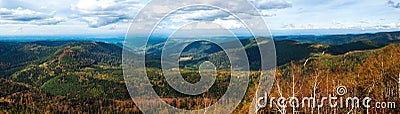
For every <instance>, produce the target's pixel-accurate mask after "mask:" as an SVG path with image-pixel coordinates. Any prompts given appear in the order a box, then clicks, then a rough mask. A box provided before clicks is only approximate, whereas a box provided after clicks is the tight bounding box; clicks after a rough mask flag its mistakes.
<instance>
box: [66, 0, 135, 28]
mask: <svg viewBox="0 0 400 114" xmlns="http://www.w3.org/2000/svg"><path fill="white" fill-rule="evenodd" d="M138 2H139V1H136V0H79V1H78V3H77V4H75V5H71V10H73V11H76V13H77V15H78V17H79V18H80V19H81V20H82V21H84V22H86V23H87V24H88V25H89V27H93V28H96V27H101V26H105V25H109V24H113V23H116V22H121V21H126V20H129V19H132V18H133V17H134V15H135V14H136V12H137V11H138V10H139V8H141V7H142V5H140V4H138ZM132 11H136V12H132Z"/></svg>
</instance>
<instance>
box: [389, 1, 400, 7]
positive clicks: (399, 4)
mask: <svg viewBox="0 0 400 114" xmlns="http://www.w3.org/2000/svg"><path fill="white" fill-rule="evenodd" d="M387 4H388V5H389V6H390V7H393V8H400V1H393V0H389V1H388V2H387Z"/></svg>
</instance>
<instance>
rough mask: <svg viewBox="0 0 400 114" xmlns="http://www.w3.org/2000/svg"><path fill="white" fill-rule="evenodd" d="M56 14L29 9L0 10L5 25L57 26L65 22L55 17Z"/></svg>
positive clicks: (1, 20) (0, 19) (0, 20)
mask: <svg viewBox="0 0 400 114" xmlns="http://www.w3.org/2000/svg"><path fill="white" fill-rule="evenodd" d="M54 15H55V12H51V13H44V12H37V11H33V10H29V9H23V8H20V7H19V8H17V9H7V8H0V17H1V18H0V23H3V24H36V25H55V24H58V23H60V22H63V21H64V20H65V19H64V18H62V17H54Z"/></svg>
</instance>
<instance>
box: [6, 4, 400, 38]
mask: <svg viewBox="0 0 400 114" xmlns="http://www.w3.org/2000/svg"><path fill="white" fill-rule="evenodd" d="M228 1H229V0H227V2H228ZM148 2H149V1H148V0H0V31H1V32H0V36H19V35H94V36H96V35H98V36H104V35H110V36H123V35H125V33H126V32H127V30H128V28H129V27H130V22H131V21H132V19H133V18H134V17H135V15H136V14H137V12H139V11H140V10H141V8H143V7H144V6H145V5H146V4H147V3H148ZM249 2H251V3H252V4H253V5H254V7H255V8H257V9H258V11H259V12H260V13H261V16H262V17H263V19H264V20H265V22H266V24H267V25H268V26H269V28H270V30H271V32H272V34H273V35H279V34H329V33H331V34H336V33H337V34H340V33H360V32H376V31H400V0H249ZM163 8H164V9H165V8H168V7H165V4H159V6H157V7H154V11H155V12H157V11H162V10H164V9H163ZM237 9H241V8H240V7H238V8H237ZM243 12H244V14H243V15H247V17H249V18H252V16H255V15H252V14H246V13H245V11H243ZM257 16H259V15H257ZM149 18H151V17H149ZM189 21H191V22H197V23H196V24H195V25H193V26H190V27H187V26H186V28H188V29H204V30H213V28H219V27H213V26H221V27H224V28H226V29H232V30H236V29H243V28H244V25H243V24H242V23H240V22H239V21H238V20H237V19H235V18H232V15H230V14H229V13H226V12H224V11H222V10H219V9H215V8H209V7H192V8H186V9H182V10H180V11H177V12H176V13H174V14H172V15H170V16H169V17H167V18H166V19H165V21H163V22H162V23H160V26H159V27H157V28H159V29H163V30H164V29H165V30H168V29H179V28H180V27H182V24H183V23H187V22H189Z"/></svg>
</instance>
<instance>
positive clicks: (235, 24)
mask: <svg viewBox="0 0 400 114" xmlns="http://www.w3.org/2000/svg"><path fill="white" fill-rule="evenodd" d="M212 23H215V24H219V25H221V26H222V27H224V28H226V29H238V28H244V26H243V25H242V23H240V22H239V21H237V20H222V19H216V20H214V21H213V22H212Z"/></svg>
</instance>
